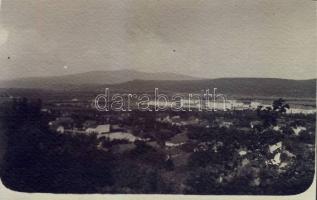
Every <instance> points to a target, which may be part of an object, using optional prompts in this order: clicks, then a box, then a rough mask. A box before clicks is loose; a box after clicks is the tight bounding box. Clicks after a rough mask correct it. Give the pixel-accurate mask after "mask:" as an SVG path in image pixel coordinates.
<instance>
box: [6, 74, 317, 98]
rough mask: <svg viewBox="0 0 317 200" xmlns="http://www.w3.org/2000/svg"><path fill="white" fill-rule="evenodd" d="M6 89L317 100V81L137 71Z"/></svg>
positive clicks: (26, 81)
mask: <svg viewBox="0 0 317 200" xmlns="http://www.w3.org/2000/svg"><path fill="white" fill-rule="evenodd" d="M0 87H2V88H33V89H51V90H69V91H74V90H76V91H91V92H96V91H102V90H104V88H106V87H108V88H110V89H112V90H121V91H130V92H153V90H154V88H159V89H160V90H161V91H164V92H172V93H175V92H200V91H201V90H206V89H208V88H209V89H210V90H211V91H212V89H213V88H217V91H218V92H219V93H223V94H227V95H238V96H262V97H296V98H316V79H310V80H289V79H276V78H219V79H199V78H196V77H191V76H186V75H180V74H175V73H146V72H139V71H135V70H119V71H92V72H87V73H80V74H72V75H64V76H52V77H34V78H21V79H15V80H10V81H3V82H1V83H0Z"/></svg>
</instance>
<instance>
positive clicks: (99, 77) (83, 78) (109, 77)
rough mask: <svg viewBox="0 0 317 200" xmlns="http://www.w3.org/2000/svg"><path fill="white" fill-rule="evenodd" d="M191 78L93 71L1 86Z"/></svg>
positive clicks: (49, 86) (7, 83) (65, 84)
mask: <svg viewBox="0 0 317 200" xmlns="http://www.w3.org/2000/svg"><path fill="white" fill-rule="evenodd" d="M195 79H198V78H194V77H191V76H186V75H180V74H175V73H166V72H161V73H147V72H140V71H136V70H116V71H91V72H85V73H79V74H70V75H64V76H50V77H28V78H19V79H14V80H9V81H2V82H1V85H4V86H6V87H13V88H46V89H54V87H63V86H72V85H73V86H78V85H101V84H118V83H123V82H128V81H133V80H195ZM56 89H58V88H56Z"/></svg>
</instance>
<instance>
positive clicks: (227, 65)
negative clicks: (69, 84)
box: [0, 0, 317, 80]
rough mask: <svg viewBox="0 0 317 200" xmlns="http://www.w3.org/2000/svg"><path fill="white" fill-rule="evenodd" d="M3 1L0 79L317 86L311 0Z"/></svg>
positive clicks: (0, 37)
mask: <svg viewBox="0 0 317 200" xmlns="http://www.w3.org/2000/svg"><path fill="white" fill-rule="evenodd" d="M0 2H1V3H0V5H1V8H0V80H1V79H14V78H18V77H30V76H55V75H64V74H73V73H81V72H87V71H95V70H105V71H108V70H121V69H134V70H138V71H145V72H173V73H181V74H186V75H191V76H196V77H203V78H220V77H273V78H287V79H310V78H316V64H317V63H316V62H317V57H316V44H317V43H316V36H315V35H316V33H317V31H316V30H317V28H316V14H315V10H316V1H311V0H301V1H298V0H265V1H263V0H243V1H240V0H226V1H223V0H120V1H118V0H90V1H87V0H76V1H74V0H0Z"/></svg>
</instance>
